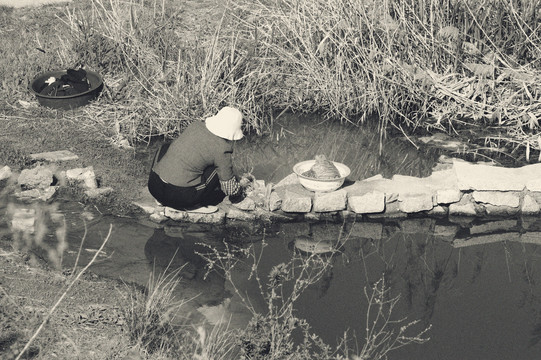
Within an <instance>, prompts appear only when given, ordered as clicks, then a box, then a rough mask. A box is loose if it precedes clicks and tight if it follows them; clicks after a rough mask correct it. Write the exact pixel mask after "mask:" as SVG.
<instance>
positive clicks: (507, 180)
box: [453, 160, 541, 191]
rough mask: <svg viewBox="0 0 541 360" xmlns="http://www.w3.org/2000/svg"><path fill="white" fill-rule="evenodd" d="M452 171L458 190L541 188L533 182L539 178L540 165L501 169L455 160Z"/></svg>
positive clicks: (540, 176)
mask: <svg viewBox="0 0 541 360" xmlns="http://www.w3.org/2000/svg"><path fill="white" fill-rule="evenodd" d="M453 169H454V171H455V173H456V177H457V180H458V186H459V189H460V190H480V191H522V190H523V189H524V188H525V187H526V184H529V185H530V186H531V187H532V188H536V187H538V186H541V184H538V182H537V181H533V180H535V179H539V178H541V164H533V165H526V166H523V167H521V168H503V167H499V166H491V165H484V164H471V163H467V162H464V161H456V160H455V161H453ZM534 191H535V190H534Z"/></svg>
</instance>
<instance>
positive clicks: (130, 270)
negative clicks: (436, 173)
mask: <svg viewBox="0 0 541 360" xmlns="http://www.w3.org/2000/svg"><path fill="white" fill-rule="evenodd" d="M82 210H84V213H85V216H86V219H87V220H85V222H83V221H82V220H81V217H80V214H78V213H82V212H83V211H82ZM82 210H81V209H79V210H77V209H76V208H73V207H65V206H64V205H62V206H60V207H59V209H58V211H59V212H60V213H62V214H63V215H64V216H65V219H66V223H67V226H68V237H67V240H68V245H69V248H68V249H67V251H66V254H65V257H64V258H63V265H64V266H65V267H67V268H68V269H69V268H72V267H73V262H74V260H75V258H76V257H77V256H78V250H79V247H80V246H81V238H82V232H83V230H84V229H85V226H84V224H85V223H86V230H87V236H86V239H85V241H84V243H83V246H82V253H81V256H80V257H79V260H78V261H79V267H82V266H84V265H85V264H86V263H87V262H88V261H89V260H90V259H91V258H92V256H93V254H94V253H95V249H97V248H99V246H100V245H101V243H102V241H103V238H104V236H105V234H106V233H107V230H108V228H109V224H110V223H111V222H113V223H114V225H113V234H112V236H111V240H110V241H109V243H108V245H107V247H106V249H105V254H104V256H103V257H100V259H99V260H98V262H97V263H96V264H95V265H93V267H92V270H93V271H94V272H96V273H98V274H101V275H105V276H109V277H115V278H121V279H123V280H124V281H127V282H135V283H138V284H141V285H146V282H147V280H148V276H149V273H150V272H151V271H157V272H163V271H166V269H168V266H169V270H175V269H176V268H179V267H182V271H181V273H180V274H181V275H180V280H181V282H180V285H179V287H178V289H177V295H178V296H179V297H183V298H189V299H192V298H193V300H192V301H191V302H190V305H189V306H191V310H192V312H193V314H194V319H195V320H196V321H204V320H205V319H206V320H208V321H210V322H216V321H220V319H224V320H225V321H229V320H230V319H231V321H232V326H238V327H243V326H246V324H247V323H248V321H249V320H250V318H251V316H252V313H253V312H261V313H265V311H267V309H268V307H267V303H266V301H265V299H264V297H263V296H262V293H261V288H260V287H259V285H258V284H257V282H255V281H254V278H253V276H250V275H251V274H252V269H253V266H252V263H251V262H250V261H248V260H249V259H246V258H240V257H239V261H238V262H237V263H236V266H235V267H234V269H233V270H232V272H231V278H232V280H233V282H232V283H230V282H229V281H226V280H225V276H224V273H223V272H221V271H211V272H210V273H208V275H207V268H206V262H205V261H204V259H202V258H201V257H200V256H199V254H200V253H204V252H205V251H209V249H216V250H218V251H223V250H225V249H226V248H227V246H233V245H235V246H238V247H239V248H246V247H247V246H252V247H253V251H254V252H255V253H257V254H260V255H258V257H257V259H258V266H257V269H258V272H259V274H260V278H261V279H263V280H265V279H266V277H267V275H268V274H269V272H270V271H271V269H272V267H273V266H275V265H277V264H279V263H282V262H287V261H289V260H290V259H292V258H295V257H299V256H300V257H302V256H306V254H308V253H313V252H320V253H321V254H326V253H329V251H330V250H333V251H332V252H331V254H333V256H332V258H331V262H330V265H331V266H330V267H329V268H327V269H326V270H325V272H324V273H323V274H322V277H321V279H320V280H319V281H318V282H317V283H315V284H314V285H313V286H310V287H308V288H307V289H306V291H305V292H304V293H303V294H302V296H300V297H299V299H298V300H297V302H296V305H295V311H296V314H297V315H298V316H299V317H300V318H304V319H306V320H307V321H308V322H309V323H310V325H311V326H312V328H313V331H314V332H315V333H317V334H318V335H319V336H321V337H322V338H323V340H324V341H325V342H327V343H329V344H335V343H337V339H338V338H339V337H341V336H342V335H343V333H344V331H346V330H347V331H349V334H351V335H353V334H355V336H356V337H357V339H359V342H360V343H362V342H363V340H362V339H363V337H364V334H365V327H366V324H365V320H366V313H367V301H366V298H365V296H364V289H365V288H367V287H368V288H369V287H370V286H371V285H372V284H374V283H375V282H376V281H378V280H379V279H380V278H381V276H382V275H384V277H385V281H386V283H387V285H389V286H390V289H391V290H390V293H389V296H392V297H394V296H400V297H401V301H400V302H399V303H398V304H397V306H396V308H395V313H394V314H395V319H400V318H404V317H407V318H408V319H409V320H414V319H420V320H421V322H420V323H419V324H418V329H423V328H424V327H426V326H427V325H428V324H431V325H432V329H431V331H430V337H431V340H430V341H429V342H427V343H425V344H423V345H411V346H408V347H407V348H404V349H399V350H397V351H396V352H395V353H394V354H391V357H390V358H391V359H435V358H437V359H457V358H461V359H469V358H495V359H499V358H510V359H511V358H517V359H537V358H539V357H540V356H541V341H540V339H541V331H540V329H541V325H540V324H541V312H540V310H539V309H541V286H540V284H539V272H540V271H541V268H540V266H541V265H540V261H541V247H540V244H541V221H539V220H538V219H503V220H497V221H480V220H476V221H472V220H471V219H469V220H467V219H453V220H454V221H455V222H453V223H451V222H447V221H441V220H435V219H404V220H401V221H392V220H386V221H381V222H380V221H374V222H369V221H362V222H353V223H338V224H337V223H330V222H329V223H283V224H274V225H272V226H270V227H262V226H258V225H255V224H238V226H235V227H220V226H205V225H198V224H180V225H178V226H166V227H165V228H164V229H154V228H150V227H147V226H143V225H141V224H139V223H137V222H136V221H135V220H133V219H118V218H113V217H100V216H98V215H99V214H95V216H93V217H89V214H90V213H91V211H92V209H91V208H82ZM11 220H12V219H6V220H5V223H9V224H12V223H11ZM51 229H53V228H52V227H51ZM55 239H56V238H55V237H54V236H53V237H50V238H49V237H46V238H45V239H44V241H45V242H47V241H55ZM263 239H265V241H264V242H263V241H262V240H263ZM263 243H264V244H265V245H263ZM49 245H50V246H53V245H54V243H51V244H49ZM336 250H338V251H336ZM246 299H248V301H249V303H248V304H247V303H246ZM247 305H249V306H247Z"/></svg>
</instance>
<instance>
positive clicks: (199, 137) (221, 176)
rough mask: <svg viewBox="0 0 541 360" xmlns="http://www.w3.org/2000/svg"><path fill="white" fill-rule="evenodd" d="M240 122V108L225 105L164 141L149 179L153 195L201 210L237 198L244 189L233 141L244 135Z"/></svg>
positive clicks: (172, 204) (182, 207) (209, 210)
mask: <svg viewBox="0 0 541 360" xmlns="http://www.w3.org/2000/svg"><path fill="white" fill-rule="evenodd" d="M241 125H242V114H241V112H240V111H239V110H237V109H235V108H232V107H224V108H222V109H221V110H220V111H219V112H218V113H217V114H216V115H215V116H211V117H209V118H207V119H206V120H205V122H204V123H203V122H200V121H195V122H193V123H191V124H190V125H189V126H188V127H187V128H186V129H185V130H184V132H182V134H180V136H179V137H178V138H177V139H175V140H174V141H173V142H172V143H170V144H164V145H162V147H161V148H160V149H159V150H158V151H157V153H156V156H155V158H154V162H153V164H152V169H151V171H150V176H149V180H148V189H149V191H150V193H151V194H152V196H154V198H155V199H156V200H158V201H159V202H160V203H161V204H162V205H164V206H168V207H172V208H175V209H177V210H186V211H193V212H201V213H212V212H215V211H217V210H218V208H217V207H216V206H215V205H217V204H218V203H219V202H220V201H222V200H223V199H224V197H225V196H226V195H229V196H230V197H231V199H232V200H233V201H235V197H240V196H241V194H242V191H241V187H240V185H239V183H238V182H237V179H236V177H235V174H234V173H233V164H232V159H231V156H232V153H233V144H232V142H233V141H235V140H240V139H242V137H243V133H242V129H241Z"/></svg>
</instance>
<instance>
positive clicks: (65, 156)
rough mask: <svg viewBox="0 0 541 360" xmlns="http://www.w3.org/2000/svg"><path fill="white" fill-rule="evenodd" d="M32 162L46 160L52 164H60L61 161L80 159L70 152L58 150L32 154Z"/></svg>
mask: <svg viewBox="0 0 541 360" xmlns="http://www.w3.org/2000/svg"><path fill="white" fill-rule="evenodd" d="M30 158H31V159H32V160H45V161H50V162H60V161H69V160H77V159H79V157H78V156H77V155H75V154H74V153H72V152H71V151H69V150H57V151H49V152H41V153H34V154H30Z"/></svg>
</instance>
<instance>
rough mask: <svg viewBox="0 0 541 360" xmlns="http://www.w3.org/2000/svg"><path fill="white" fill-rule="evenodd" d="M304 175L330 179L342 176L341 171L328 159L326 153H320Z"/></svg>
mask: <svg viewBox="0 0 541 360" xmlns="http://www.w3.org/2000/svg"><path fill="white" fill-rule="evenodd" d="M303 175H304V176H306V177H309V178H314V179H321V180H330V179H338V178H340V171H338V168H337V167H336V166H335V165H334V164H333V162H332V161H330V160H327V157H326V156H325V155H323V154H320V155H316V156H315V163H314V165H312V167H311V168H310V170H308V171H305V172H304V173H303Z"/></svg>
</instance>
